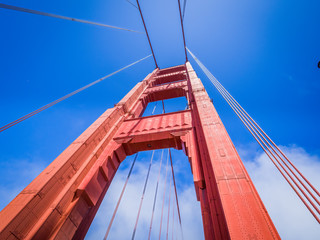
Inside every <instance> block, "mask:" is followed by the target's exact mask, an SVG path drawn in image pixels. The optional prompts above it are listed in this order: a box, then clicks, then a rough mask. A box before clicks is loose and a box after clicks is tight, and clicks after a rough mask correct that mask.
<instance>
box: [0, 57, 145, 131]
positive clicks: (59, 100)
mask: <svg viewBox="0 0 320 240" xmlns="http://www.w3.org/2000/svg"><path fill="white" fill-rule="evenodd" d="M150 56H151V54H150V55H149V56H146V57H144V58H141V59H140V60H138V61H136V62H134V63H131V64H129V65H127V66H125V67H123V68H121V69H119V70H117V71H115V72H113V73H110V74H109V75H107V76H104V77H102V78H100V79H98V80H96V81H94V82H92V83H90V84H88V85H86V86H84V87H82V88H79V89H78V90H75V91H73V92H71V93H69V94H67V95H65V96H63V97H61V98H59V99H57V100H55V101H53V102H51V103H49V104H47V105H45V106H43V107H41V108H38V109H37V110H35V111H33V112H31V113H29V114H27V115H25V116H23V117H21V118H18V119H17V120H15V121H13V122H11V123H8V124H6V125H4V126H3V127H1V128H0V132H3V131H4V130H7V129H8V128H10V127H12V126H14V125H16V124H18V123H20V122H22V121H24V120H26V119H28V118H30V117H32V116H34V115H36V114H37V113H40V112H42V111H43V110H46V109H47V108H49V107H51V106H53V105H55V104H57V103H59V102H61V101H63V100H65V99H67V98H69V97H71V96H73V95H75V94H77V93H79V92H81V91H83V90H85V89H87V88H89V87H91V86H93V85H95V84H97V83H99V82H101V81H103V80H105V79H107V78H109V77H111V76H113V75H115V74H116V73H118V72H121V71H123V70H125V69H126V68H128V67H131V66H133V65H135V64H137V63H139V62H141V61H143V60H144V59H146V58H148V57H150Z"/></svg>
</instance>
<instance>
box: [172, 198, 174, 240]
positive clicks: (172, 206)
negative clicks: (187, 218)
mask: <svg viewBox="0 0 320 240" xmlns="http://www.w3.org/2000/svg"><path fill="white" fill-rule="evenodd" d="M173 235H174V198H172V240H173Z"/></svg>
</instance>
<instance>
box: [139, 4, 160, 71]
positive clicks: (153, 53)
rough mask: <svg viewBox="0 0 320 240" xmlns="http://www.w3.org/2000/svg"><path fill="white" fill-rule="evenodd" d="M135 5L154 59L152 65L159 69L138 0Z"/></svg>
mask: <svg viewBox="0 0 320 240" xmlns="http://www.w3.org/2000/svg"><path fill="white" fill-rule="evenodd" d="M137 5H138V9H139V12H140V16H141V19H142V23H143V26H144V30H145V32H146V34H147V38H148V42H149V45H150V48H151V52H152V56H153V59H154V63H155V64H156V68H159V67H158V63H157V60H156V57H155V55H154V52H153V48H152V45H151V41H150V37H149V33H148V30H147V26H146V23H145V22H144V18H143V15H142V11H141V7H140V4H139V0H137Z"/></svg>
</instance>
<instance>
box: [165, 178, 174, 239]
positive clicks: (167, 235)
mask: <svg viewBox="0 0 320 240" xmlns="http://www.w3.org/2000/svg"><path fill="white" fill-rule="evenodd" d="M172 178H173V177H172V176H171V178H170V183H169V200H168V219H167V234H166V240H168V237H169V221H170V200H171V182H172Z"/></svg>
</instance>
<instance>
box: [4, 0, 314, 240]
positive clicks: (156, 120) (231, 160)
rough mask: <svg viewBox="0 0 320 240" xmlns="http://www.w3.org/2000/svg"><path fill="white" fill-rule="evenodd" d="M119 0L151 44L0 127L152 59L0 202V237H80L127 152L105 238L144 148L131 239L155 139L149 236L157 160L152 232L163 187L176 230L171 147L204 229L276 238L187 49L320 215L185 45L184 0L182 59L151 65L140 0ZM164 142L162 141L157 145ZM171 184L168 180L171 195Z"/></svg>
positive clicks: (307, 187)
mask: <svg viewBox="0 0 320 240" xmlns="http://www.w3.org/2000/svg"><path fill="white" fill-rule="evenodd" d="M128 2H129V3H130V4H132V5H133V6H134V7H136V8H137V9H138V10H139V13H140V16H141V20H142V23H143V26H144V29H145V34H146V36H147V40H148V43H149V45H150V49H151V54H150V55H148V56H146V57H144V58H142V59H139V60H137V61H135V62H133V63H131V64H129V65H127V66H125V67H122V68H120V69H119V70H117V71H115V72H113V73H111V74H108V75H106V76H104V77H102V78H100V79H98V80H96V81H94V82H92V83H90V84H88V85H86V86H84V87H82V88H80V89H77V90H75V91H73V92H71V93H69V94H67V95H65V96H63V97H61V98H59V99H57V100H55V101H53V102H51V103H49V104H47V105H45V106H43V107H41V108H39V109H37V110H35V111H33V112H31V113H29V114H27V115H25V116H23V117H21V118H18V119H16V120H15V121H12V122H10V123H8V124H6V125H5V126H3V127H1V128H0V132H3V131H5V130H8V129H9V128H11V127H13V126H15V125H16V124H19V123H21V122H23V121H24V120H26V119H28V118H31V117H32V116H34V115H36V114H38V113H40V112H42V111H44V110H46V109H48V108H50V107H52V106H54V105H55V104H58V103H59V102H61V101H63V100H65V99H67V98H70V97H72V96H73V95H75V94H77V93H79V92H81V91H84V90H86V89H88V88H89V87H91V86H93V85H95V84H98V83H99V82H101V81H104V80H105V79H107V78H110V77H112V76H113V75H114V74H116V73H118V72H120V71H123V70H125V69H127V68H129V67H132V66H134V65H135V64H138V63H139V62H141V61H144V60H145V59H148V58H150V57H153V60H154V63H155V69H154V70H153V71H152V72H151V73H150V74H149V75H148V76H147V77H146V78H145V79H143V80H142V81H141V82H139V83H137V84H136V86H135V87H133V88H132V90H131V91H129V93H128V94H127V95H126V96H125V97H124V98H123V99H122V100H121V101H120V102H119V103H117V104H116V105H115V106H114V107H113V108H110V109H108V110H106V111H105V112H104V113H103V114H102V115H101V116H100V117H99V118H98V119H97V120H96V121H95V122H94V123H93V124H92V125H91V126H90V127H89V128H88V129H87V130H86V131H85V132H84V133H83V134H81V135H80V136H79V137H78V138H77V139H76V140H75V141H74V142H73V143H72V144H71V145H70V146H69V147H68V148H67V149H66V150H65V151H63V152H62V153H61V154H60V155H59V156H58V157H57V158H56V159H55V160H54V161H53V162H52V163H51V164H50V165H49V166H48V167H47V168H46V169H45V170H44V171H43V172H42V173H41V174H40V175H39V176H38V177H37V178H35V179H34V181H32V182H31V183H30V184H29V185H28V186H27V187H26V188H25V189H24V190H23V191H22V192H21V193H20V194H19V195H18V196H17V197H16V198H15V199H14V200H13V201H12V202H11V203H9V204H8V206H7V207H5V208H4V209H3V210H2V211H1V213H0V239H83V238H84V237H85V235H86V233H87V231H88V229H89V227H90V224H91V223H92V221H93V219H94V217H95V215H96V213H97V211H98V209H99V207H100V205H101V202H102V200H103V198H104V196H105V194H106V192H107V191H108V188H109V186H110V184H111V182H112V180H113V177H114V175H115V173H116V172H117V170H118V168H119V166H120V164H121V163H122V162H123V160H124V159H125V158H126V157H127V156H129V155H135V157H134V160H133V162H132V164H131V167H130V170H129V173H128V176H127V178H126V181H125V184H124V186H123V188H122V191H121V194H120V196H119V199H118V201H117V204H116V207H115V209H114V212H113V215H112V217H111V220H110V223H109V225H108V228H107V230H106V234H105V236H104V239H108V235H109V232H110V229H111V227H112V223H113V220H114V218H115V216H116V214H117V210H118V207H119V205H120V203H121V200H122V197H123V194H124V192H125V190H126V186H127V183H128V181H129V179H130V175H131V173H132V170H133V168H134V165H135V162H136V160H137V158H138V153H139V152H142V151H148V150H152V151H153V152H152V156H151V159H150V163H149V167H148V172H147V176H146V178H145V183H144V188H143V191H142V196H141V200H140V203H139V209H137V217H136V221H135V225H134V227H133V230H132V239H134V238H135V237H136V235H135V233H136V229H137V227H138V224H139V216H140V213H141V208H142V205H143V200H144V195H145V190H146V187H147V184H148V179H149V174H150V169H151V166H152V163H153V158H154V151H155V150H157V149H162V151H161V161H160V169H159V173H158V175H157V185H156V189H155V194H154V202H153V209H152V210H151V216H150V227H149V229H148V230H146V231H148V239H150V236H151V231H152V226H153V220H154V210H155V206H156V201H157V196H158V185H159V180H160V171H161V165H165V164H166V176H167V174H168V175H170V176H171V177H170V180H169V182H168V183H167V182H165V184H168V187H169V191H168V192H169V193H168V192H166V188H165V189H164V192H163V199H162V211H161V213H162V214H161V225H160V232H159V239H160V238H161V228H162V218H163V217H164V215H163V214H164V213H163V203H164V201H165V196H166V194H169V202H170V198H172V199H173V202H175V205H176V210H177V217H178V220H179V227H180V231H181V235H180V237H181V238H182V239H183V231H182V220H181V214H180V211H181V209H180V207H179V197H178V191H177V187H176V181H175V177H174V168H173V159H172V154H171V150H170V149H171V148H174V149H178V150H183V152H184V153H185V154H186V155H187V156H188V158H189V162H190V166H191V169H192V174H193V180H194V185H195V190H196V196H197V200H198V201H200V205H201V214H202V220H203V229H204V235H205V238H206V239H280V236H279V234H278V232H277V230H276V228H275V226H274V224H273V222H272V220H271V218H270V217H269V215H268V212H267V211H266V210H265V207H264V205H263V203H262V201H261V199H260V197H259V195H258V193H257V191H256V189H255V187H254V185H253V183H252V181H251V179H250V177H249V175H248V173H247V171H246V169H245V167H244V165H243V163H242V161H241V159H240V157H239V155H238V153H237V151H236V149H235V147H234V146H233V143H232V141H231V139H230V137H229V135H228V133H227V131H226V129H225V128H224V126H223V123H222V121H221V120H220V118H219V115H218V113H217V111H216V110H215V108H214V106H213V104H212V102H211V99H210V97H209V96H208V94H207V92H206V90H205V88H204V86H203V84H202V82H201V80H200V79H199V78H198V76H197V74H196V73H195V71H194V70H193V68H192V66H191V64H190V62H189V60H188V53H189V54H190V56H191V57H192V58H193V59H194V60H195V62H196V63H197V64H198V65H199V67H200V68H201V69H202V70H203V72H204V73H205V75H206V76H207V77H208V79H209V80H210V81H211V83H212V84H213V86H214V87H215V88H216V89H217V90H218V92H219V93H220V94H221V96H222V97H223V98H224V99H225V100H226V102H227V103H228V104H229V106H230V107H231V108H232V110H233V111H234V112H235V113H236V115H237V116H238V117H239V119H240V120H241V122H242V123H243V124H244V126H245V127H246V128H247V129H248V131H249V132H250V133H251V134H252V136H253V137H254V139H255V140H256V141H257V143H258V144H259V145H260V146H261V148H262V149H263V151H264V152H265V153H266V154H267V156H268V157H269V158H270V160H271V161H272V163H273V164H274V166H275V167H276V169H277V170H278V171H279V172H280V173H281V175H282V176H283V177H284V179H285V180H286V181H287V183H288V184H289V185H290V187H291V188H292V190H293V191H294V192H295V193H296V194H297V196H298V197H299V198H300V200H301V201H302V202H303V204H304V205H305V207H306V209H307V210H308V211H309V212H310V214H312V216H313V217H314V219H315V221H317V222H318V223H320V220H319V216H320V210H319V206H320V201H319V197H320V194H319V191H318V190H317V189H316V188H315V187H314V186H313V185H312V184H311V183H310V181H308V179H307V178H306V177H305V176H304V175H303V174H302V173H301V171H300V170H299V169H298V168H297V167H296V166H295V165H294V164H293V163H292V161H291V160H290V159H289V158H288V157H287V156H286V155H285V154H284V153H283V151H282V150H281V149H280V148H279V147H278V146H277V145H276V144H275V143H274V141H273V140H272V139H271V138H270V137H269V136H268V134H267V133H266V132H265V131H264V130H263V129H262V128H261V127H260V126H259V125H258V124H257V123H256V122H255V121H254V119H253V118H252V117H251V116H250V115H249V114H248V113H247V112H246V110H245V109H244V108H243V107H242V106H241V105H240V104H239V103H238V102H237V101H236V100H235V99H234V98H233V97H232V95H231V94H230V93H229V92H228V91H227V90H226V89H225V88H224V87H223V85H222V84H221V83H220V82H219V81H218V80H217V79H216V78H215V77H214V76H213V75H212V74H211V72H210V71H209V70H208V69H207V68H206V67H205V66H204V65H203V63H202V62H201V61H200V60H199V59H198V58H197V57H196V56H195V54H194V53H193V52H191V50H190V49H189V48H188V47H187V44H186V37H185V33H184V21H183V20H184V14H185V8H186V1H184V4H183V6H181V3H180V0H178V1H177V4H178V6H179V12H178V14H179V16H180V22H181V34H182V36H183V47H184V51H185V62H184V63H183V64H181V65H178V66H174V67H170V68H165V69H160V68H159V66H158V64H157V60H156V56H155V54H154V51H153V47H152V43H151V40H150V37H149V34H148V30H147V27H146V22H145V19H144V16H143V13H142V11H141V7H140V4H139V1H138V0H137V1H136V4H137V5H135V4H133V3H132V2H130V1H128ZM0 7H1V8H4V9H8V10H14V11H19V12H25V13H31V14H37V15H42V16H47V17H53V18H59V19H64V20H69V21H75V22H80V23H85V24H92V25H99V26H102V27H107V28H114V29H117V30H122V31H129V32H132V33H140V32H138V31H135V30H131V29H126V28H121V27H116V26H111V25H107V24H101V23H96V22H91V21H86V20H82V19H77V18H71V17H65V16H61V15H56V14H51V13H46V12H40V11H36V10H32V9H26V8H21V7H17V6H12V5H6V4H0ZM177 97H185V98H186V99H187V102H188V106H187V108H186V109H185V110H182V111H177V112H171V113H166V109H165V106H164V102H163V100H166V99H172V98H177ZM157 101H161V102H162V114H152V115H150V116H143V113H144V111H145V109H146V107H147V106H148V104H149V103H151V102H157ZM153 113H154V110H153ZM164 149H167V150H166V151H164ZM163 161H166V163H165V162H163ZM168 169H170V170H169V171H168ZM166 179H167V177H166ZM171 187H172V188H173V189H174V191H173V192H174V194H172V195H171ZM160 200H161V198H160ZM169 207H170V205H169ZM172 208H173V207H172ZM169 212H170V208H169V210H168V221H167V224H169V216H170V214H169ZM173 223H174V221H172V224H173ZM163 227H164V228H165V226H163ZM166 227H167V234H166V239H168V228H169V225H167V226H166Z"/></svg>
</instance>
